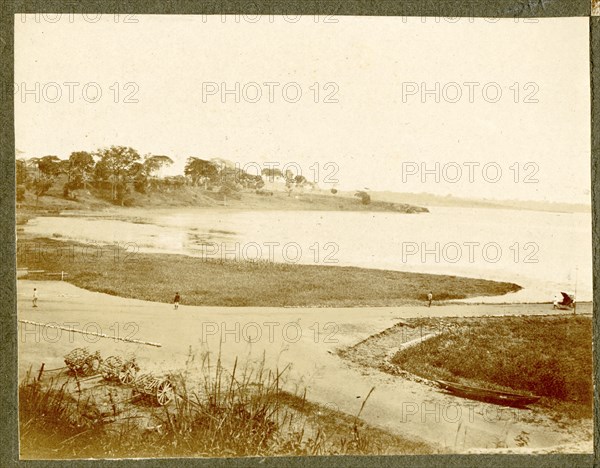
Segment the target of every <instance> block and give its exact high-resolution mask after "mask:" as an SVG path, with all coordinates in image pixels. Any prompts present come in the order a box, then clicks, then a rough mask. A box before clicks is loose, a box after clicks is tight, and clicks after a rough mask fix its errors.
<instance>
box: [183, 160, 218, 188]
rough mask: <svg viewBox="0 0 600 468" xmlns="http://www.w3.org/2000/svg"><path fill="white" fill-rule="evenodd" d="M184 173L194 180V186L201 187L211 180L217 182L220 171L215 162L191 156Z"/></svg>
mask: <svg viewBox="0 0 600 468" xmlns="http://www.w3.org/2000/svg"><path fill="white" fill-rule="evenodd" d="M183 173H184V174H185V175H186V176H188V177H190V178H191V179H192V184H193V185H200V184H201V183H204V184H207V183H208V181H209V180H216V178H217V176H218V174H219V171H218V170H217V166H215V164H214V163H213V162H211V161H207V160H205V159H200V158H195V157H193V156H190V157H189V158H187V161H186V163H185V168H184V170H183ZM205 188H206V185H205Z"/></svg>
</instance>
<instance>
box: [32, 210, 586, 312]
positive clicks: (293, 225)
mask: <svg viewBox="0 0 600 468" xmlns="http://www.w3.org/2000/svg"><path fill="white" fill-rule="evenodd" d="M430 211H431V212H430V213H425V214H413V215H407V214H401V213H386V212H381V213H369V212H341V211H338V212H321V211H230V210H227V211H225V210H214V209H211V210H207V209H170V210H164V209H163V210H155V211H148V210H143V211H142V210H129V211H127V214H126V216H127V218H124V216H125V215H123V213H124V212H122V211H120V212H116V213H117V214H116V215H111V216H112V218H107V217H98V216H61V217H42V218H36V219H32V220H30V221H29V223H28V224H27V225H25V230H26V232H28V233H31V234H36V235H42V236H48V237H51V236H55V237H56V238H58V239H74V240H79V241H86V242H99V243H115V242H116V243H119V245H120V246H122V247H123V248H126V249H127V250H128V251H130V252H131V251H133V250H139V251H145V252H168V253H180V254H186V255H192V256H200V257H209V258H234V257H236V258H243V259H262V260H273V261H277V262H282V261H284V262H291V263H303V264H320V265H344V266H358V267H366V268H378V269H389V270H401V271H413V272H422V273H439V274H451V275H457V276H467V277H473V278H485V279H493V280H500V281H510V282H514V283H517V284H519V285H521V286H523V287H524V290H522V291H519V292H518V293H514V294H509V295H505V296H500V297H496V298H485V299H483V301H485V302H521V301H523V302H527V301H536V302H537V301H541V302H546V301H551V300H552V299H553V297H554V296H555V295H560V291H568V292H572V293H575V294H576V296H577V299H578V300H580V301H589V300H591V299H592V236H591V214H588V213H548V212H537V211H521V210H504V209H502V210H501V209H464V208H442V207H433V208H430ZM115 218H117V219H115ZM132 220H133V221H132ZM476 300H479V299H476Z"/></svg>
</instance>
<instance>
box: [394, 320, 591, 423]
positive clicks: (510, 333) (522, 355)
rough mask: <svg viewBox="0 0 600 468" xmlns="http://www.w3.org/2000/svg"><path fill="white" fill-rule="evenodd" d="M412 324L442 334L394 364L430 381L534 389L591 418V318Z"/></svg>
mask: <svg viewBox="0 0 600 468" xmlns="http://www.w3.org/2000/svg"><path fill="white" fill-rule="evenodd" d="M410 324H411V325H412V326H414V327H417V328H420V327H423V328H424V330H427V331H434V330H438V331H442V333H441V334H440V335H438V336H435V337H433V338H431V339H429V340H427V341H425V342H423V343H420V344H418V345H416V346H414V347H411V348H408V349H406V350H404V351H400V352H398V353H397V354H396V355H395V356H394V357H393V358H392V362H393V363H394V364H396V365H398V366H400V367H401V368H402V369H404V370H407V371H409V372H411V373H413V374H416V375H419V376H421V377H425V378H427V379H431V380H436V379H442V380H450V381H457V382H462V383H464V384H467V385H468V384H472V385H477V386H484V387H489V388H497V389H504V390H508V389H512V390H517V391H525V392H531V393H534V394H537V395H540V396H542V397H544V398H543V399H542V400H540V403H541V404H542V405H547V406H549V407H553V408H559V409H560V410H561V411H562V412H563V413H568V415H569V416H571V417H574V418H583V417H588V418H591V416H592V399H593V387H592V318H591V317H590V316H574V315H559V316H543V317H533V316H531V317H489V318H460V319H458V318H457V319H445V320H443V321H441V320H439V319H414V320H412V321H411V322H410ZM399 333H400V331H399ZM424 333H425V331H424Z"/></svg>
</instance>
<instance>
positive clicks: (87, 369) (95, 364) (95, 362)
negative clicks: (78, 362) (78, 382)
mask: <svg viewBox="0 0 600 468" xmlns="http://www.w3.org/2000/svg"><path fill="white" fill-rule="evenodd" d="M99 369H100V359H98V358H96V357H94V358H92V359H89V360H88V361H86V362H84V363H83V365H82V366H81V370H82V372H83V373H84V374H85V375H88V374H95V373H97V372H98V370H99Z"/></svg>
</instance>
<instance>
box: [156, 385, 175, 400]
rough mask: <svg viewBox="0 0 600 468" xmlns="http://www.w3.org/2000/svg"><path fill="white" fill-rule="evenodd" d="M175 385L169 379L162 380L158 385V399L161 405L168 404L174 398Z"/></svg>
mask: <svg viewBox="0 0 600 468" xmlns="http://www.w3.org/2000/svg"><path fill="white" fill-rule="evenodd" d="M173 395H174V391H173V385H172V384H171V382H169V381H168V380H161V381H160V382H159V384H158V385H157V387H156V400H157V401H158V404H159V405H160V406H165V405H168V404H169V403H170V402H171V400H172V399H173Z"/></svg>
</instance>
